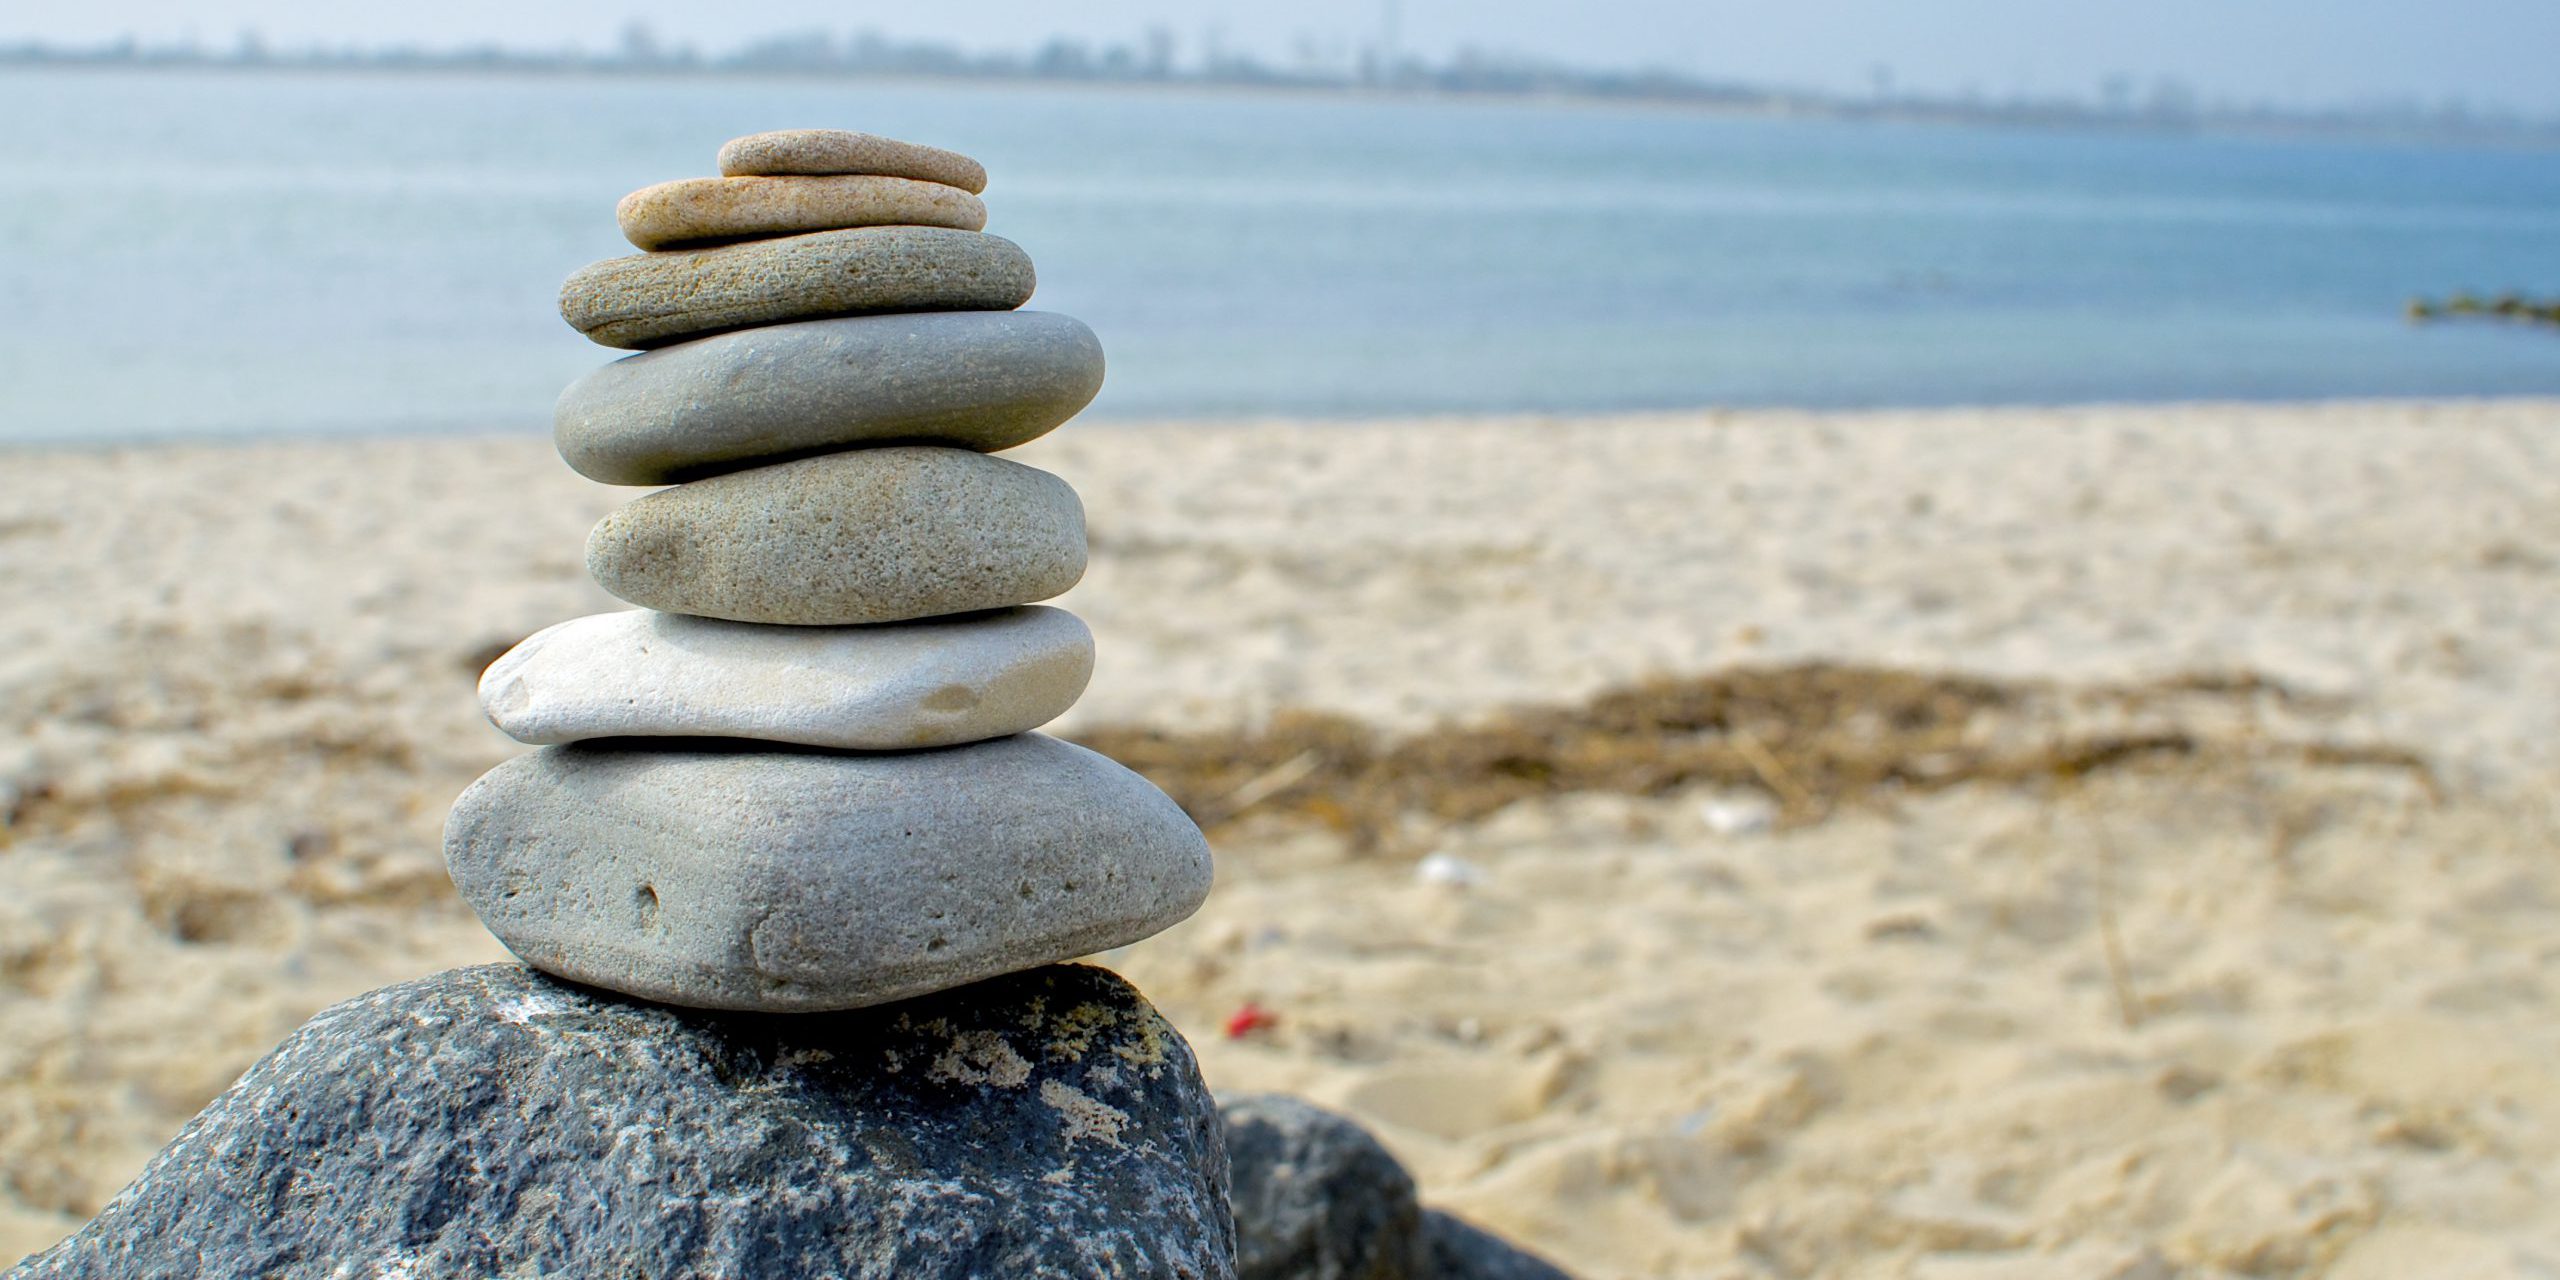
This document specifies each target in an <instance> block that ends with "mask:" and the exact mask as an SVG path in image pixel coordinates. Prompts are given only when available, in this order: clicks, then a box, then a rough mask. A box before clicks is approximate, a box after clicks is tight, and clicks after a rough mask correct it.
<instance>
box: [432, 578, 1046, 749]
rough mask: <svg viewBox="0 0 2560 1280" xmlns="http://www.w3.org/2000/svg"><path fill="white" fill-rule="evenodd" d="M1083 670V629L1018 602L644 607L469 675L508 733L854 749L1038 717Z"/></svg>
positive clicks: (527, 645)
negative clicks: (818, 618) (847, 620)
mask: <svg viewBox="0 0 2560 1280" xmlns="http://www.w3.org/2000/svg"><path fill="white" fill-rule="evenodd" d="M1092 675H1093V633H1092V632H1090V631H1088V630H1086V629H1085V625H1084V623H1082V622H1080V621H1078V620H1077V618H1076V616H1075V615H1074V614H1072V613H1068V612H1067V611H1066V610H1064V609H1050V608H1044V607H1042V606H1039V605H1032V606H1028V607H1024V608H1019V609H1001V610H997V611H995V612H992V613H983V614H972V615H967V616H964V617H959V618H950V619H935V620H933V621H928V622H901V623H888V624H884V625H881V626H871V627H774V626H763V625H759V624H756V623H752V622H724V621H721V620H719V619H716V618H693V617H687V616H685V615H683V614H677V613H660V612H657V611H656V610H652V609H634V610H630V611H627V612H623V613H600V614H596V615H593V616H591V617H585V618H578V619H574V620H572V621H569V622H563V623H560V624H559V625H557V626H553V627H546V628H544V629H543V630H541V631H538V632H535V633H534V634H533V636H532V637H531V638H529V639H527V640H526V641H525V642H524V643H522V644H519V645H517V646H516V647H515V648H513V649H510V650H508V651H507V652H506V654H505V656H503V657H501V658H499V659H498V660H497V661H496V662H494V663H491V664H490V666H489V669H488V671H487V672H486V673H484V674H483V675H482V676H481V677H480V706H481V709H482V710H484V711H486V712H488V714H489V719H490V721H491V722H492V723H494V724H496V725H497V726H498V728H500V729H502V730H504V731H505V732H506V734H507V736H509V737H511V738H514V739H516V740H517V741H519V742H531V743H542V744H549V743H562V742H578V741H583V740H586V739H592V738H615V737H652V738H699V737H713V738H752V739H755V740H757V741H760V742H789V743H800V744H803V745H807V746H815V747H842V748H848V749H853V750H861V751H907V750H915V749H918V748H923V747H948V746H955V745H957V744H960V743H964V742H978V741H982V740H984V739H987V738H1000V737H1003V736H1005V735H1007V734H1014V733H1021V732H1024V731H1025V730H1029V729H1036V728H1039V727H1040V726H1041V725H1044V724H1047V723H1048V722H1049V721H1051V720H1054V719H1056V718H1057V717H1058V715H1059V714H1060V713H1061V712H1064V711H1065V710H1066V709H1067V708H1068V707H1071V706H1073V705H1075V700H1076V697H1077V695H1079V694H1081V693H1083V692H1084V686H1085V682H1086V681H1087V680H1089V679H1091V678H1092Z"/></svg>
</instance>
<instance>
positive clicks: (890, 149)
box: [720, 129, 987, 195]
mask: <svg viewBox="0 0 2560 1280" xmlns="http://www.w3.org/2000/svg"><path fill="white" fill-rule="evenodd" d="M720 172H722V173H724V174H729V175H732V176H736V175H742V174H782V173H878V174H887V175H890V176H892V177H899V178H914V179H916V180H918V181H920V182H939V183H942V184H944V185H945V186H953V187H958V188H960V189H961V190H963V191H966V192H969V193H971V194H973V195H974V194H977V193H979V192H983V191H985V190H986V189H987V169H986V166H985V165H982V164H979V163H978V162H977V161H975V160H972V159H970V158H969V157H967V156H964V155H961V154H960V153H959V152H957V151H945V150H943V149H942V148H940V147H928V146H924V145H922V144H920V143H914V142H900V141H898V140H897V139H895V138H883V137H881V136H880V135H878V134H876V133H855V132H852V131H851V130H847V129H780V130H776V131H774V132H772V133H753V134H749V135H747V136H746V137H743V138H732V139H730V140H729V141H728V142H727V143H726V144H725V145H723V146H722V147H721V148H720Z"/></svg>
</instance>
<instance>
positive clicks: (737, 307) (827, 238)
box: [560, 227, 1035, 348]
mask: <svg viewBox="0 0 2560 1280" xmlns="http://www.w3.org/2000/svg"><path fill="white" fill-rule="evenodd" d="M1034 283H1035V280H1034V277H1033V274H1032V270H1031V258H1030V255H1028V254H1025V253H1024V252H1023V251H1022V249H1021V247H1020V246H1018V245H1016V244H1014V243H1013V242H1012V241H1010V240H1007V239H1005V238H1003V237H1002V236H991V235H988V234H986V233H985V232H981V231H957V230H953V229H952V228H949V227H855V228H852V229H850V230H845V231H813V232H810V233H808V234H806V235H797V236H781V237H777V238H775V239H770V240H748V241H743V242H741V243H738V244H724V245H719V246H716V247H713V248H708V249H675V250H670V251H667V252H663V253H637V254H632V255H630V256H628V257H621V258H608V259H606V260H604V261H602V262H598V263H594V264H592V265H589V266H587V267H584V268H581V269H580V270H579V271H578V272H577V274H575V275H572V276H570V277H569V280H568V283H566V284H564V285H562V286H561V287H560V315H561V318H562V319H565V320H567V321H568V322H569V324H570V326H571V327H572V328H575V329H576V330H577V331H578V332H580V333H583V334H585V335H587V337H588V338H590V339H592V340H594V341H596V342H598V343H601V344H603V345H605V346H608V347H631V348H648V347H658V346H664V345H666V344H667V343H670V342H677V341H681V340H683V339H686V338H695V337H701V336H704V335H706V334H713V333H721V332H725V331H727V330H730V329H744V328H748V327H750V326H753V325H760V324H778V323H781V322H782V321H786V320H812V319H816V318H818V317H820V316H838V315H860V314H865V313H869V312H879V311H1011V310H1013V309H1014V308H1015V307H1018V306H1021V305H1022V304H1023V303H1024V302H1027V301H1029V300H1030V298H1031V290H1032V287H1033V285H1034Z"/></svg>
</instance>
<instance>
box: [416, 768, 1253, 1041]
mask: <svg viewBox="0 0 2560 1280" xmlns="http://www.w3.org/2000/svg"><path fill="white" fill-rule="evenodd" d="M445 862H446V866H447V868H448V869H449V870H450V871H451V872H452V874H453V882H454V886H455V887H456V888H458V889H460V890H461V891H462V898H463V900H464V901H465V902H467V903H469V904H470V905H471V909H472V910H473V911H476V912H478V913H479V915H480V920H481V922H482V923H483V924H486V925H487V926H488V927H489V931H490V932H491V933H494V934H496V935H497V936H498V940H499V941H500V942H503V943H505V944H506V945H507V949H508V950H510V951H513V952H515V953H516V954H517V955H518V956H521V957H523V959H524V960H525V961H526V962H527V963H529V964H531V965H533V966H534V967H536V968H539V969H542V970H544V971H546V972H550V973H555V974H559V975H560V976H562V977H566V978H571V979H574V980H576V981H580V982H589V983H593V984H595V985H597V986H601V987H608V988H611V989H612V990H615V991H622V992H628V993H630V994H632V995H637V996H643V997H646V998H648V999H652V1000H664V1001H667V1002H669V1003H671V1004H681V1005H689V1006H695V1007H704V1008H724V1009H762V1010H767V1011H772V1012H786V1011H795V1010H810V1009H849V1008H856V1007H860V1006H864V1005H871V1004H879V1003H882V1002H885V1001H890V1000H901V999H905V998H907V997H909V996H915V995H921V994H923V993H925V992H928V991H938V990H941V989H943V988H946V987H955V986H959V985H961V984H963V983H968V982H975V981H978V980H979V979H982V978H987V977H992V976H994V975H996V974H999V973H1006V972H1010V971H1012V970H1015V969H1024V968H1029V967H1031V966H1033V965H1041V964H1050V963H1054V962H1056V961H1060V960H1070V959H1073V958H1075V957H1077V956H1081V955H1089V954H1091V953H1093V952H1096V951H1100V950H1103V949H1105V948H1109V947H1117V946H1122V945H1125V944H1127V943H1131V942H1135V941H1137V940H1138V939H1140V938H1144V937H1147V936H1149V935H1151V934H1154V933H1157V932H1159V931H1161V930H1163V929H1165V928H1166V927H1168V926H1170V925H1172V924H1174V923H1175V922H1177V921H1180V920H1182V919H1183V918H1184V917H1186V916H1189V915H1190V914H1191V913H1192V912H1193V911H1195V910H1197V909H1199V906H1200V902H1201V900H1202V899H1203V898H1206V897H1207V896H1208V893H1209V880H1210V868H1209V845H1208V842H1207V841H1206V840H1204V839H1202V838H1201V835H1200V830H1199V828H1197V827H1195V826H1193V825H1192V823H1191V819H1190V818H1188V817H1186V816H1184V814H1183V812H1182V810H1181V809H1180V808H1178V807H1176V806H1175V805H1174V803H1173V801H1172V800H1170V799H1168V798H1167V797H1166V796H1165V794H1164V793H1163V792H1161V791H1158V790H1156V789H1155V787H1154V786H1153V785H1152V784H1150V783H1148V781H1147V780H1146V779H1144V778H1141V777H1139V776H1138V775H1137V774H1134V773H1131V772H1130V771H1128V770H1127V769H1124V768H1122V767H1120V766H1119V765H1117V764H1114V763H1113V762H1111V761H1110V760H1108V759H1106V758H1104V757H1102V756H1099V755H1096V754H1094V753H1093V752H1091V751H1087V750H1085V749H1084V748H1082V747H1078V746H1073V745H1071V744H1068V743H1064V742H1060V741H1058V740H1057V739H1055V738H1048V737H1043V736H1041V735H1039V734H1022V735H1019V736H1017V737H1011V738H998V739H996V740H995V741H993V742H981V743H975V744H973V745H970V746H965V747H948V748H945V749H943V750H940V751H924V752H912V753H899V754H892V755H867V754H866V755H856V754H843V753H835V752H817V751H807V750H783V749H776V748H766V747H759V746H757V745H755V744H752V743H721V744H718V746H717V747H715V748H709V749H706V748H701V747H695V746H689V745H687V746H679V745H660V744H657V743H653V742H646V741H643V740H636V739H624V740H620V741H617V742H615V743H613V744H611V745H607V744H601V743H584V744H577V745H572V746H565V747H544V748H542V749H541V750H539V751H536V752H533V753H531V754H529V755H523V756H518V757H516V758H515V759H513V760H510V761H508V762H506V763H505V764H502V765H499V766H498V767H497V768H495V769H492V770H490V771H489V772H488V773H487V774H485V775H483V776H482V777H481V779H480V780H479V781H478V782H475V783H473V784H471V787H470V788H469V789H468V790H466V791H464V792H463V793H462V798H461V799H459V800H456V801H455V802H454V806H453V813H452V815H451V816H450V817H448V818H447V819H446V821H445Z"/></svg>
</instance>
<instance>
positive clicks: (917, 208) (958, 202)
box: [613, 174, 987, 249]
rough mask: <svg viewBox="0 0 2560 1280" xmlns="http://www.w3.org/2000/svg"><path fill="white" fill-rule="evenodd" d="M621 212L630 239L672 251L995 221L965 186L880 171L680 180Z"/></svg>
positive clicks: (627, 202)
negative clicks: (714, 243)
mask: <svg viewBox="0 0 2560 1280" xmlns="http://www.w3.org/2000/svg"><path fill="white" fill-rule="evenodd" d="M613 216H614V220H615V221H616V222H619V223H620V224H622V234H623V238H625V239H627V240H629V241H630V242H631V243H633V244H636V245H638V246H640V247H641V248H643V249H664V248H668V247H670V246H674V245H682V244H689V243H694V242H699V241H707V240H739V239H746V238H748V237H753V236H787V235H798V234H800V233H802V232H807V231H840V230H843V229H844V228H847V227H893V226H913V227H953V228H957V229H958V230H961V231H976V230H979V229H981V228H983V227H985V226H986V225H987V206H986V204H985V202H983V201H981V200H979V199H978V198H977V197H976V196H973V195H970V194H969V193H968V192H966V191H962V190H961V189H959V188H958V187H946V186H944V185H942V184H941V183H939V182H917V181H915V180H914V179H911V178H887V177H880V176H877V175H872V174H830V175H826V176H814V177H795V178H679V179H677V180H676V181H674V182H661V183H658V184H657V185H655V186H648V187H642V188H641V189H639V190H638V191H634V192H632V193H631V194H630V195H627V196H624V197H623V198H622V203H620V204H618V205H616V206H614V210H613Z"/></svg>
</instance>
